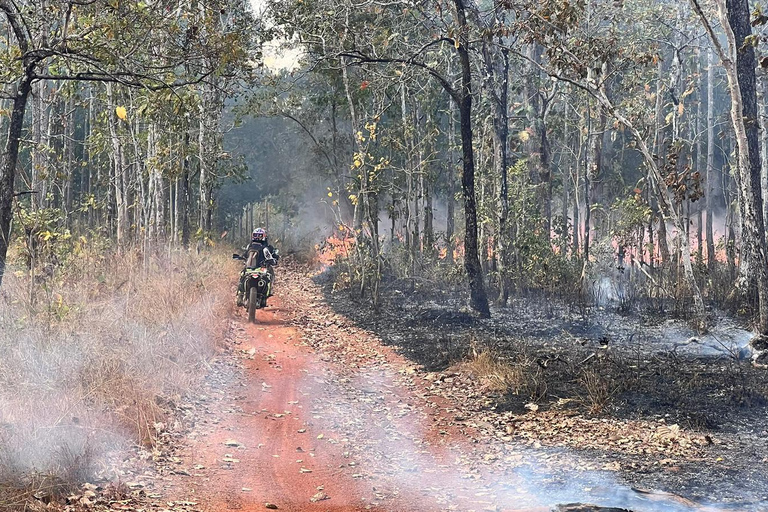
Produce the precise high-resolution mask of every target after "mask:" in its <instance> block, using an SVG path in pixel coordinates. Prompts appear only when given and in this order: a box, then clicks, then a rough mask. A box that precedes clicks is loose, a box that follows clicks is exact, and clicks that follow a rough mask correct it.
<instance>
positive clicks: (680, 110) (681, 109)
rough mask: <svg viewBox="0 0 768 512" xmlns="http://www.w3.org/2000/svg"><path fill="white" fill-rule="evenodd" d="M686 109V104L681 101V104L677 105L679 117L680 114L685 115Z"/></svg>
mask: <svg viewBox="0 0 768 512" xmlns="http://www.w3.org/2000/svg"><path fill="white" fill-rule="evenodd" d="M684 111H685V105H683V104H682V103H680V104H679V105H678V106H677V115H678V117H679V116H681V115H683V112H684Z"/></svg>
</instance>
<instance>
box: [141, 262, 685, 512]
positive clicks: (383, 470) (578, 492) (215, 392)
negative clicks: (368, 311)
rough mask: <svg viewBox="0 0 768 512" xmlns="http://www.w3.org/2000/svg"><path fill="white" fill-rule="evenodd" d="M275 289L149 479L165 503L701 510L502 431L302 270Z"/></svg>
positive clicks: (235, 340) (242, 326)
mask: <svg viewBox="0 0 768 512" xmlns="http://www.w3.org/2000/svg"><path fill="white" fill-rule="evenodd" d="M279 290H280V291H281V292H282V293H281V294H280V296H279V297H274V298H273V300H272V302H271V306H270V307H269V308H267V309H265V310H260V311H259V312H258V315H257V316H258V324H257V325H250V324H248V323H247V322H246V321H245V316H244V314H242V313H240V312H233V317H232V319H231V327H230V332H229V335H228V339H227V341H226V344H225V347H224V349H223V351H222V353H221V355H220V357H218V358H217V360H216V361H214V363H213V364H212V367H211V368H210V372H209V378H208V380H207V384H206V389H205V391H204V394H203V395H201V396H200V397H199V400H197V404H196V406H195V412H194V414H191V415H190V417H191V418H194V420H192V422H193V423H194V426H192V427H191V428H190V429H188V432H187V434H186V435H185V438H184V439H182V440H180V442H176V443H175V444H178V445H179V446H180V447H181V448H180V449H179V451H178V452H177V453H175V454H174V456H173V457H171V458H170V459H169V461H168V462H167V463H166V466H165V470H164V471H162V472H161V474H162V476H161V477H159V478H155V479H154V483H153V485H152V490H153V492H155V494H154V496H156V497H157V498H160V499H161V500H162V501H163V502H165V503H169V505H168V509H174V510H194V511H222V510H242V511H256V510H259V511H260V510H269V509H274V508H277V509H278V510H289V511H312V510H317V511H334V512H336V511H338V512H343V511H358V510H381V511H432V510H460V511H481V510H508V511H515V510H517V511H523V510H524V511H528V512H540V511H546V510H551V507H552V505H553V504H556V503H565V502H572V501H593V502H595V501H599V502H600V503H601V504H603V505H614V506H616V505H621V506H627V507H629V506H633V507H634V509H635V510H643V511H651V510H665V511H671V510H692V508H688V507H686V506H680V507H679V508H678V507H677V504H676V503H672V504H670V503H662V504H657V503H656V502H654V501H647V500H645V501H644V500H640V501H638V500H637V499H636V496H635V494H633V493H632V492H631V491H630V490H629V489H628V488H625V487H622V486H621V485H619V484H618V483H617V481H616V479H615V478H614V477H613V476H612V474H611V473H610V471H599V470H598V471H595V469H600V468H601V467H602V466H603V465H605V464H606V461H605V460H602V461H601V460H599V459H598V460H597V461H595V460H584V459H582V458H580V457H578V456H575V455H574V454H572V453H569V452H566V451H563V450H554V451H552V450H549V451H545V450H541V449H539V448H540V447H539V446H521V445H520V444H519V443H514V442H512V441H511V439H510V438H508V437H507V436H503V435H500V434H498V429H497V428H495V427H494V426H493V425H489V424H487V422H484V421H483V420H481V419H479V418H480V416H479V415H478V419H475V418H473V414H472V411H469V414H467V412H468V411H467V410H466V409H464V408H463V407H462V405H461V404H460V403H459V402H458V401H455V400H453V399H452V398H451V397H452V393H451V389H456V388H455V384H454V382H453V381H454V379H455V380H456V381H458V379H459V377H458V376H456V375H452V374H441V375H425V374H424V372H420V371H417V369H416V368H414V367H413V365H412V363H411V362H409V361H408V360H407V359H405V358H404V357H402V356H400V355H399V354H398V353H397V352H396V351H395V350H394V349H393V348H391V347H385V346H383V345H382V344H381V343H380V342H379V340H378V339H377V338H376V337H375V336H373V335H372V334H370V333H369V332H367V331H363V330H361V329H358V328H357V327H355V326H354V325H352V324H351V322H350V321H349V320H347V319H346V318H344V317H341V316H339V315H337V314H335V313H334V312H333V311H332V310H331V309H330V308H329V307H328V306H327V305H325V304H324V303H323V300H322V297H321V295H320V293H319V290H318V289H317V288H315V287H313V285H312V283H311V281H309V280H308V279H307V277H306V276H304V275H301V274H299V273H294V274H291V273H286V274H285V275H284V276H283V279H282V281H281V283H280V288H279ZM436 386H441V387H442V388H446V387H447V388H448V392H441V393H435V392H434V389H435V387H436ZM474 399H475V401H476V402H478V403H479V404H480V406H481V407H483V403H484V402H483V398H482V395H477V396H475V397H474ZM638 504H639V506H638Z"/></svg>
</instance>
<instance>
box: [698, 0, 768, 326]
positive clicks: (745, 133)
mask: <svg viewBox="0 0 768 512" xmlns="http://www.w3.org/2000/svg"><path fill="white" fill-rule="evenodd" d="M716 3H717V8H718V16H719V18H720V23H721V25H722V27H723V30H724V32H725V36H726V41H727V45H728V46H727V48H723V46H722V44H721V43H720V40H719V39H718V37H717V34H715V31H714V29H713V28H712V26H711V24H710V23H709V20H708V18H707V17H706V15H705V14H704V11H703V10H702V8H701V5H700V4H699V2H698V0H691V4H692V5H693V8H694V10H695V11H696V13H697V14H698V16H699V19H700V20H701V22H702V24H703V25H704V28H705V29H706V31H707V34H708V35H709V38H710V42H711V43H712V46H713V47H714V48H715V51H716V53H717V55H718V57H719V58H720V62H721V64H722V65H723V68H724V69H725V73H726V76H727V77H728V85H729V89H730V93H731V123H732V125H733V130H734V132H735V134H736V144H737V162H738V164H737V170H738V175H739V178H740V179H739V198H740V208H739V213H740V216H741V229H742V239H741V247H742V255H743V256H742V259H743V260H744V261H745V262H747V265H746V266H740V269H739V274H740V275H739V278H738V279H737V287H738V288H741V289H742V290H744V289H745V288H746V286H747V283H748V281H749V280H750V279H751V275H752V274H754V279H755V280H756V282H757V294H758V314H759V324H758V330H759V332H760V333H761V334H763V335H765V334H768V268H766V263H767V260H766V240H765V225H764V221H763V198H762V185H761V164H760V146H759V139H758V131H759V127H760V124H759V121H758V115H757V85H756V77H755V66H756V59H755V51H754V46H753V45H752V43H751V42H750V39H751V38H752V28H751V26H750V16H749V13H750V11H749V3H748V2H747V1H746V0H727V1H726V0H717V2H716Z"/></svg>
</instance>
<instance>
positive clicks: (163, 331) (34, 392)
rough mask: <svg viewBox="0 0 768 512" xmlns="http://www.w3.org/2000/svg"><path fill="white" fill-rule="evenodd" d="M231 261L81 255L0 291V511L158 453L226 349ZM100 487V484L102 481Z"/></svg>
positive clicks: (8, 279)
mask: <svg viewBox="0 0 768 512" xmlns="http://www.w3.org/2000/svg"><path fill="white" fill-rule="evenodd" d="M227 264H228V260H227V259H226V257H225V256H223V255H219V254H202V255H192V254H188V253H181V252H174V253H171V254H165V255H164V256H161V257H151V258H150V257H146V256H144V257H142V256H141V255H139V254H138V253H133V252H127V253H126V252H124V253H122V254H119V255H118V254H113V253H109V252H105V251H101V250H95V249H93V250H90V251H89V250H83V251H81V252H80V254H79V255H78V256H77V257H75V258H72V259H71V260H69V261H68V262H66V264H63V265H59V266H57V267H55V268H54V269H53V270H47V271H45V272H39V271H38V272H35V273H33V272H30V271H28V270H24V271H17V272H16V273H13V272H6V276H5V280H4V282H3V288H2V289H1V290H0V510H2V509H7V510H15V509H17V507H18V506H19V503H20V502H23V501H24V500H25V499H26V498H27V497H29V496H31V495H32V494H34V493H35V492H38V490H39V489H46V493H49V494H52V495H54V494H55V492H54V491H55V490H57V489H58V490H61V491H62V492H64V491H66V489H68V488H70V487H71V486H72V485H76V484H79V483H82V482H84V481H86V480H87V479H89V478H93V477H95V476H99V475H98V473H105V472H106V471H108V467H107V464H106V461H107V460H108V455H109V454H110V453H112V454H113V453H115V452H116V451H118V450H122V449H126V448H128V447H131V446H136V445H139V446H143V447H145V448H148V449H150V450H151V449H152V448H153V447H155V445H156V442H157V440H158V436H160V435H162V434H163V432H165V431H166V430H168V429H169V425H172V422H173V421H175V420H176V419H175V418H174V404H175V403H176V402H177V401H178V400H179V399H180V398H181V397H182V396H183V395H185V394H188V393H190V392H191V391H192V390H193V389H194V388H195V386H196V384H197V383H198V382H199V379H200V377H201V375H203V374H204V372H203V371H201V368H202V367H203V366H204V365H205V362H206V360H207V359H209V358H210V357H211V356H212V355H213V354H214V353H215V351H216V344H217V341H218V340H220V339H223V336H222V334H223V329H224V328H225V325H224V321H223V319H224V318H226V315H225V314H224V313H225V310H226V308H227V307H228V303H229V300H228V299H229V291H230V290H229V289H228V288H229V285H230V283H229V280H228V279H227V278H226V277H225V276H226V273H227V272H228V268H229V267H228V266H226V265H227ZM102 476H108V475H102Z"/></svg>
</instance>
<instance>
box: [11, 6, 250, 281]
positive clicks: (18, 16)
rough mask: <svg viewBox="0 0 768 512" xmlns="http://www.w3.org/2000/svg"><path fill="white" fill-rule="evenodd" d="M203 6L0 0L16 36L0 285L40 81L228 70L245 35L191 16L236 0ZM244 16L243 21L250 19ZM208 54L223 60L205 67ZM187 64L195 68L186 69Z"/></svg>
mask: <svg viewBox="0 0 768 512" xmlns="http://www.w3.org/2000/svg"><path fill="white" fill-rule="evenodd" d="M236 5H237V3H236V2H235V3H234V6H236ZM198 7H200V8H201V9H200V10H199V11H197V12H203V13H204V14H205V16H207V18H204V19H199V18H196V17H195V16H191V17H186V16H184V15H182V12H181V11H180V6H179V4H178V3H177V2H172V1H169V0H167V1H162V2H157V3H154V4H153V5H151V6H150V5H148V4H147V3H146V2H144V1H142V0H127V1H120V2H117V1H114V0H92V1H85V2H71V1H67V0H47V1H45V2H35V1H32V0H22V1H15V2H14V1H11V0H0V13H2V15H3V17H4V22H5V24H6V25H7V27H8V29H9V32H10V34H11V41H12V44H11V45H10V46H8V47H5V48H4V53H3V54H2V56H0V58H1V59H2V63H3V66H2V69H3V72H2V77H0V78H2V83H4V84H6V86H5V90H4V93H3V94H4V97H5V98H6V99H8V100H10V101H11V102H12V108H11V115H10V122H9V123H8V125H7V136H6V139H5V140H6V142H5V147H4V149H3V152H2V155H0V284H1V283H2V277H3V274H4V271H5V263H6V255H7V251H8V245H9V243H10V232H11V218H12V211H13V210H12V208H13V199H14V183H15V177H16V167H17V163H18V158H19V149H20V142H21V138H22V133H23V130H24V116H25V113H26V107H27V102H28V99H29V96H30V93H31V91H32V87H33V85H34V84H35V83H38V82H41V81H50V82H61V81H77V82H103V83H113V84H119V85H122V86H126V87H136V88H143V89H149V90H161V89H174V88H176V87H180V86H183V85H184V84H189V83H197V82H201V81H203V80H205V79H206V78H208V77H211V76H215V75H216V74H220V73H226V72H228V71H229V70H230V69H231V68H232V65H233V63H237V62H242V61H243V60H244V57H245V53H244V51H243V49H242V48H243V45H242V44H241V43H242V40H241V38H240V37H237V36H236V35H233V33H232V32H226V31H225V32H214V33H215V34H217V35H216V36H215V37H211V35H210V34H211V32H210V31H208V32H207V34H208V35H207V37H205V38H203V37H201V35H200V34H201V33H203V32H204V31H203V30H201V26H199V25H195V24H190V23H188V22H187V20H189V19H192V20H196V19H197V20H198V21H199V23H201V24H204V23H206V22H210V20H211V19H213V14H212V13H216V14H215V16H216V19H217V20H218V19H219V18H221V17H226V15H227V14H226V13H227V8H228V7H231V6H230V5H229V4H228V3H227V2H226V1H222V2H217V1H213V0H212V1H209V2H206V3H205V4H200V5H199V6H198ZM242 12H243V11H242V9H241V13H242ZM195 14H196V13H195ZM239 16H240V18H239V23H247V20H244V16H242V14H239ZM204 59H207V60H208V61H209V62H210V61H213V62H216V63H217V64H216V66H215V67H213V68H212V67H210V66H208V67H205V66H199V65H198V63H199V62H201V61H203V60H204ZM184 69H187V70H192V72H191V73H188V74H185V73H183V72H180V70H184ZM112 106H113V107H115V108H117V107H118V105H112ZM113 115H114V111H113ZM115 150H116V151H117V152H118V153H120V152H121V151H123V148H119V147H117V146H115ZM120 165H122V163H121V164H120ZM116 166H117V163H116ZM115 168H117V167H115ZM122 199H123V200H124V199H125V198H124V197H123V198H122ZM120 207H121V208H124V207H125V204H121V205H120ZM123 215H125V212H124V211H123ZM123 222H125V219H123Z"/></svg>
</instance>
